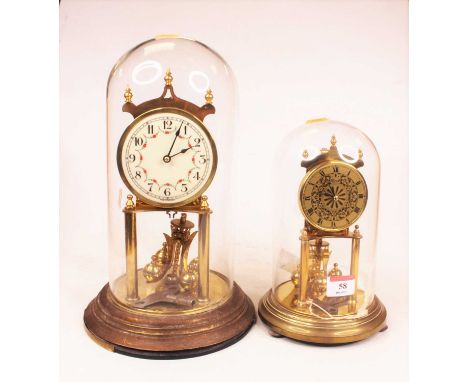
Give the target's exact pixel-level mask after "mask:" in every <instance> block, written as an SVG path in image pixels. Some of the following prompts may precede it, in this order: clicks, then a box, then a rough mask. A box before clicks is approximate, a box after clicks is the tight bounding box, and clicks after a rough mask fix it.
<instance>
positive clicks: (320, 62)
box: [60, 0, 408, 382]
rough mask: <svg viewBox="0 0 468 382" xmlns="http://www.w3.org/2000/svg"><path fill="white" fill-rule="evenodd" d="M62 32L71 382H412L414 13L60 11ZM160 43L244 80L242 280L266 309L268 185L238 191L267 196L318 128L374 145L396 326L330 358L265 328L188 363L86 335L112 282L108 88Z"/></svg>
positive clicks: (173, 4) (99, 5)
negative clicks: (293, 133)
mask: <svg viewBox="0 0 468 382" xmlns="http://www.w3.org/2000/svg"><path fill="white" fill-rule="evenodd" d="M60 28H61V29H60V79H61V81H60V109H61V115H60V124H61V147H60V151H61V152H60V154H61V155H60V165H61V168H60V175H61V190H60V195H61V202H60V205H61V210H60V219H61V233H60V235H61V247H60V256H61V263H60V267H61V285H60V294H61V296H60V311H61V380H63V381H67V382H68V381H83V380H86V381H128V380H129V379H130V378H139V377H141V378H144V379H147V380H148V379H149V380H157V379H158V380H162V379H164V381H181V380H183V379H187V378H191V379H192V380H203V381H208V380H215V379H223V380H229V381H231V380H232V381H234V380H238V379H240V378H245V379H246V380H254V379H259V378H261V379H262V380H266V379H267V378H270V380H279V379H282V378H288V379H291V378H294V379H297V378H305V377H306V375H307V378H310V380H313V381H336V380H338V379H341V378H342V379H346V380H347V381H358V380H359V381H370V380H372V379H373V378H374V377H376V376H378V378H379V381H404V380H406V379H407V369H408V360H407V358H408V354H407V346H408V343H407V342H408V341H407V334H408V329H407V318H408V317H407V315H408V298H407V297H408V293H407V282H408V271H407V267H408V260H407V256H408V212H407V204H408V196H407V193H408V192H407V190H408V164H407V163H408V139H407V135H408V134H407V104H408V100H407V65H408V54H407V53H408V52H407V50H408V47H407V40H408V36H407V35H408V31H407V28H408V25H407V2H406V1H351V0H348V1H344V0H343V1H288V2H286V1H284V2H280V1H185V2H183V1H145V2H139V1H123V0H122V1H71V0H69V1H67V0H63V1H62V5H61V14H60ZM163 33H177V34H180V35H182V36H187V37H191V38H195V39H197V40H200V41H202V42H204V43H206V44H207V45H208V46H210V47H212V48H213V49H215V50H216V51H218V52H219V53H220V54H221V55H222V56H223V57H224V58H225V59H226V60H227V61H228V63H229V64H230V65H231V67H232V69H233V71H234V73H235V75H236V77H237V81H238V88H239V123H238V129H239V132H238V137H237V138H238V139H237V143H238V145H237V153H238V155H237V158H236V164H235V166H236V171H235V174H234V176H235V179H236V182H235V184H236V192H235V198H236V202H237V203H238V204H239V206H243V208H239V209H238V210H237V216H236V220H237V221H240V222H242V224H239V225H238V227H239V230H238V245H237V247H236V248H235V255H236V256H235V258H234V265H235V270H234V276H235V280H236V281H237V282H238V283H239V284H240V285H241V287H242V288H243V289H244V291H245V292H246V293H247V294H248V295H249V296H250V297H251V298H252V300H253V301H254V303H255V304H257V302H258V300H259V298H260V297H261V296H262V295H263V294H264V293H265V292H266V291H267V290H268V289H269V288H270V287H271V273H272V272H271V266H272V264H271V263H272V256H271V252H270V247H271V243H270V240H271V237H270V236H271V232H270V227H269V226H268V224H267V225H261V224H258V222H259V219H261V220H262V221H270V220H271V219H274V217H275V211H274V210H272V209H271V206H272V204H273V201H272V200H271V199H270V198H269V190H268V186H265V187H264V188H257V187H249V191H248V192H246V187H243V185H245V184H249V183H250V184H259V183H260V182H261V180H262V178H265V184H266V185H268V184H269V183H270V179H269V177H270V169H269V168H267V169H265V168H264V163H269V159H270V158H271V156H272V155H273V151H274V147H275V145H276V143H277V142H278V141H279V139H280V138H281V137H282V136H284V135H285V134H286V133H287V132H289V131H290V130H291V129H294V128H295V127H296V126H298V125H299V124H301V123H303V122H304V121H305V120H307V119H311V118H320V117H328V118H330V119H335V120H340V121H343V122H346V123H349V124H351V125H354V126H357V127H359V128H361V129H362V130H363V131H364V132H365V133H366V134H367V135H368V136H369V137H371V139H373V141H374V143H375V145H376V147H377V149H378V150H379V152H380V158H381V164H382V179H381V210H380V225H379V244H378V260H377V274H376V293H377V295H378V296H379V297H380V298H381V300H382V301H383V302H384V304H385V305H386V307H387V309H388V312H389V317H388V324H389V330H388V331H386V332H385V333H382V334H379V335H376V336H374V337H372V338H371V339H369V340H366V341H363V342H360V343H356V344H352V345H347V346H341V347H331V348H328V347H327V348H324V347H315V346H308V345H305V344H301V343H297V342H294V341H290V340H287V339H275V338H272V337H270V336H269V335H268V334H267V331H266V328H265V326H264V325H263V324H262V323H261V322H259V323H257V325H256V326H255V327H254V328H253V330H252V331H251V332H250V333H249V334H248V335H247V336H246V337H245V338H244V339H243V340H242V341H240V342H239V343H237V344H236V345H234V346H232V347H230V348H227V349H225V350H223V351H221V352H218V353H214V354H211V355H208V356H205V357H201V358H195V359H188V360H178V361H148V360H140V359H134V358H129V357H124V356H121V355H118V354H113V353H110V352H107V351H105V350H103V349H102V348H100V347H98V346H97V345H95V344H94V343H93V342H92V341H91V340H90V339H89V338H88V337H87V336H86V334H85V333H84V330H83V324H82V314H83V310H84V308H85V307H86V305H87V304H88V302H89V301H90V300H91V299H92V298H93V297H94V296H95V295H96V294H97V292H98V291H99V289H100V288H101V287H102V286H103V285H104V284H105V283H106V282H107V276H108V270H107V252H106V240H107V238H106V226H105V224H106V181H105V179H106V172H105V171H106V163H105V91H106V82H107V77H108V74H109V72H110V69H111V68H112V66H113V65H114V63H115V61H116V60H117V59H118V58H119V57H120V56H121V55H122V54H123V53H124V52H126V51H127V50H128V49H130V48H132V47H133V46H135V45H136V44H138V43H140V42H142V41H144V40H147V39H148V38H151V37H153V36H155V35H157V34H163ZM258 145H261V146H262V149H259V146H258ZM245 169H249V170H248V171H245ZM302 374H303V375H302ZM299 375H301V377H299ZM195 376H198V377H195Z"/></svg>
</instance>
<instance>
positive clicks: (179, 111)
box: [117, 107, 218, 208]
mask: <svg viewBox="0 0 468 382" xmlns="http://www.w3.org/2000/svg"><path fill="white" fill-rule="evenodd" d="M162 113H168V114H176V115H179V116H182V117H185V118H187V119H189V120H191V121H192V122H193V123H195V124H196V125H197V126H198V127H199V128H200V130H202V131H203V133H204V134H205V135H206V137H207V138H208V144H209V145H210V146H211V150H212V152H213V157H212V158H211V160H212V161H213V165H212V167H211V172H210V174H208V177H207V178H206V180H205V183H204V184H203V186H202V187H201V188H200V189H199V190H198V191H197V192H196V193H195V194H193V195H190V196H189V197H188V198H186V199H182V200H180V201H178V202H174V203H157V202H155V201H154V200H152V199H149V198H147V197H146V196H145V195H144V194H143V193H142V192H141V191H139V190H138V189H137V188H135V187H134V186H133V184H132V183H131V182H130V181H129V180H128V179H127V177H126V176H125V172H124V169H123V163H122V161H123V156H122V154H123V153H122V151H123V150H124V146H123V145H124V143H125V141H126V139H127V137H128V135H129V134H130V133H131V132H132V130H133V128H134V127H135V126H137V125H138V124H139V123H140V122H141V121H142V120H143V119H145V118H147V117H148V116H150V115H157V114H162ZM217 166H218V151H217V148H216V144H215V142H214V140H213V137H212V135H211V133H210V132H209V130H208V128H207V127H206V126H205V125H204V123H203V122H202V121H201V120H200V119H198V118H197V117H196V116H194V115H193V114H190V113H188V112H186V111H184V110H182V109H177V108H175V107H160V108H157V109H151V110H148V111H146V112H144V113H143V114H140V115H139V116H138V117H137V118H135V119H134V120H133V121H132V123H130V125H128V126H127V128H126V129H125V131H124V133H123V134H122V136H121V138H120V140H119V144H118V146H117V168H118V170H119V174H120V177H121V178H122V181H123V182H124V183H125V185H126V186H127V188H128V189H129V190H130V191H131V192H132V193H133V194H134V195H136V196H137V197H138V199H140V200H142V201H144V202H146V203H148V204H149V205H152V206H155V207H160V208H174V207H180V206H184V205H187V204H189V203H192V202H193V201H194V200H196V199H198V198H199V197H200V196H202V195H203V193H204V192H205V191H206V189H207V188H208V187H209V186H210V185H211V182H212V181H213V178H214V176H215V174H216V169H217Z"/></svg>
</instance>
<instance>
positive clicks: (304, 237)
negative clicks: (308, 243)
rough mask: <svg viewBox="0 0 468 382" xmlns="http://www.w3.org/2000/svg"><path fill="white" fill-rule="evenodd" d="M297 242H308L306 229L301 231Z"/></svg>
mask: <svg viewBox="0 0 468 382" xmlns="http://www.w3.org/2000/svg"><path fill="white" fill-rule="evenodd" d="M299 240H309V235H307V230H306V229H303V230H301V237H300V238H299Z"/></svg>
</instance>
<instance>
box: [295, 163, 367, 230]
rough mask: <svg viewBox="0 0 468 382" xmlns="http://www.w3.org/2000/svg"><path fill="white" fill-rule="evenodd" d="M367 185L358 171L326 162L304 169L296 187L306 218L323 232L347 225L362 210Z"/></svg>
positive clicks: (344, 227)
mask: <svg viewBox="0 0 468 382" xmlns="http://www.w3.org/2000/svg"><path fill="white" fill-rule="evenodd" d="M366 203H367V185H366V181H365V180H364V177H363V176H362V175H361V173H360V172H359V171H358V170H357V169H356V168H355V167H354V166H352V165H350V164H348V163H346V162H342V161H338V160H336V161H329V162H326V163H324V164H322V165H319V166H317V167H314V168H312V169H311V170H310V171H308V172H307V174H306V175H305V177H304V179H303V180H302V183H301V186H300V188H299V204H300V209H301V212H302V214H303V215H304V217H305V218H306V220H307V221H308V222H309V223H310V224H311V225H312V226H313V227H315V228H317V229H320V230H323V231H341V230H343V229H346V228H348V227H349V226H350V225H351V224H353V223H354V222H356V220H357V219H358V218H359V217H360V216H361V214H362V213H363V211H364V209H365V207H366Z"/></svg>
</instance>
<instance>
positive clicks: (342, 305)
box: [258, 119, 387, 344]
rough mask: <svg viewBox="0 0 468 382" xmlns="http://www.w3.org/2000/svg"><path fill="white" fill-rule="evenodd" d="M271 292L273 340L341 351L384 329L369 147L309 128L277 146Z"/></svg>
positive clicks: (264, 314)
mask: <svg viewBox="0 0 468 382" xmlns="http://www.w3.org/2000/svg"><path fill="white" fill-rule="evenodd" d="M277 158H278V159H277V161H276V164H275V171H276V172H277V177H276V179H277V184H276V185H275V187H274V188H275V190H276V193H277V198H278V200H281V201H282V203H281V207H282V208H281V209H280V214H279V216H278V219H277V224H276V227H275V229H274V250H275V252H276V258H277V261H276V266H275V267H276V268H275V279H274V285H273V288H272V289H271V290H270V291H269V292H268V293H267V294H266V295H265V296H264V297H263V298H262V300H261V301H260V303H259V311H258V312H259V316H260V317H261V319H262V320H263V321H264V322H265V323H266V324H267V325H268V327H269V329H270V333H271V334H272V335H274V336H286V337H290V338H293V339H296V340H301V341H306V342H311V343H322V344H339V343H347V342H354V341H359V340H362V339H364V338H367V337H369V336H371V335H372V334H374V333H376V332H378V331H382V330H384V329H386V327H387V326H386V310H385V307H384V306H383V304H382V303H381V302H380V300H379V299H378V298H377V296H376V295H375V294H374V270H375V250H376V235H377V217H378V198H379V176H380V164H379V156H378V154H377V151H376V149H375V147H374V145H373V143H372V142H371V141H370V139H369V138H368V137H367V136H366V135H365V134H363V133H362V132H361V131H359V130H358V129H356V128H354V127H351V126H349V125H346V124H343V123H339V122H335V121H329V120H327V119H318V120H309V121H308V122H307V123H306V124H304V125H302V126H301V127H299V128H298V129H296V130H294V131H293V132H292V133H291V134H289V135H288V136H287V137H286V138H285V140H284V141H283V143H282V144H281V145H280V148H279V152H278V155H277Z"/></svg>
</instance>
